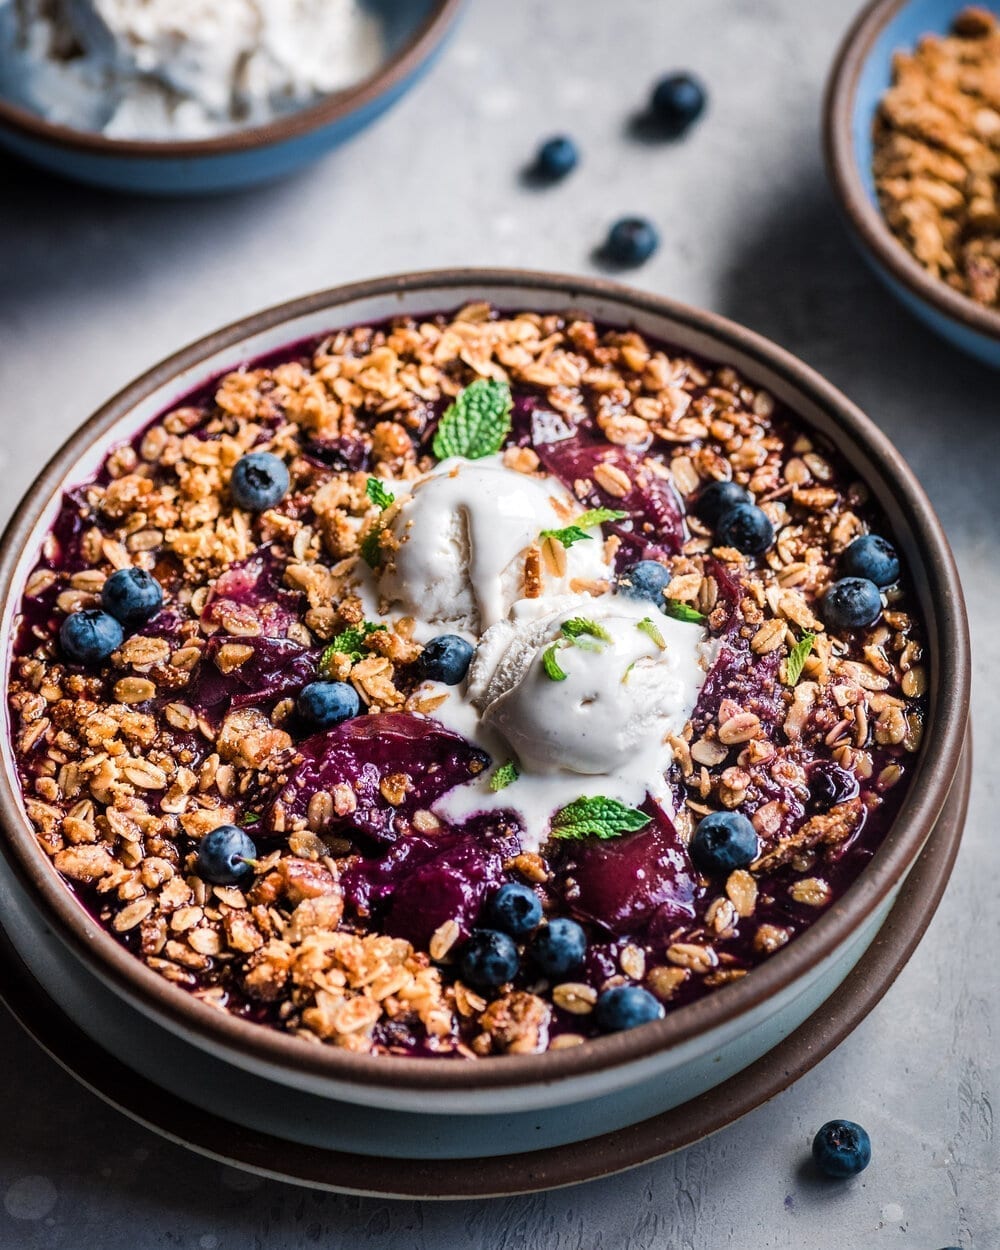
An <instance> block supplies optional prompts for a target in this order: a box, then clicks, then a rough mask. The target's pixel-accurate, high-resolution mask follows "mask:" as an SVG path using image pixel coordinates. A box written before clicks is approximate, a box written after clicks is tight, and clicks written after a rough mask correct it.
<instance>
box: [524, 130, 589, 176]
mask: <svg viewBox="0 0 1000 1250" xmlns="http://www.w3.org/2000/svg"><path fill="white" fill-rule="evenodd" d="M579 160H580V153H579V151H578V150H577V146H576V144H575V143H574V142H573V140H572V139H570V138H569V136H568V135H556V136H555V137H554V138H552V139H547V140H546V141H545V143H543V144H542V146H541V147H540V148H539V149H538V155H537V156H536V157H535V164H534V167H533V169H532V173H534V174H535V176H536V177H537V178H540V179H544V180H545V181H546V182H558V181H559V180H560V179H561V178H565V177H566V175H567V174H568V173H571V172H572V170H574V169H575V168H576V166H577V163H578V161H579Z"/></svg>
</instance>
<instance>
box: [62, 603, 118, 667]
mask: <svg viewBox="0 0 1000 1250" xmlns="http://www.w3.org/2000/svg"><path fill="white" fill-rule="evenodd" d="M124 641H125V631H124V630H123V629H122V626H121V622H120V621H118V620H116V619H115V618H114V617H113V616H112V615H111V614H110V612H102V611H101V610H100V608H84V609H83V611H81V612H74V613H73V614H72V616H67V617H66V619H65V620H64V621H63V623H62V625H60V627H59V644H60V646H61V647H62V649H63V654H64V655H65V656H66V658H67V659H68V660H72V661H73V663H74V664H99V663H100V662H101V661H102V660H106V659H107V658H108V656H109V655H110V654H111V652H112V651H117V650H118V648H119V647H120V646H121V645H122V643H123V642H124Z"/></svg>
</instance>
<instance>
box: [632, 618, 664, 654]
mask: <svg viewBox="0 0 1000 1250" xmlns="http://www.w3.org/2000/svg"><path fill="white" fill-rule="evenodd" d="M635 627H636V629H641V630H642V632H643V633H644V634H646V635H647V637H649V638H652V640H653V641H654V642H655V643H656V645H657V646H658V647H659V648H660V650H661V651H666V649H667V640H666V639H665V638H664V637H663V635H662V634H661V633H660V631H659V629H657V627H656V622H655V621H654V620H653V618H652V617H651V616H644V617H643V618H642V620H641V621H636V623H635Z"/></svg>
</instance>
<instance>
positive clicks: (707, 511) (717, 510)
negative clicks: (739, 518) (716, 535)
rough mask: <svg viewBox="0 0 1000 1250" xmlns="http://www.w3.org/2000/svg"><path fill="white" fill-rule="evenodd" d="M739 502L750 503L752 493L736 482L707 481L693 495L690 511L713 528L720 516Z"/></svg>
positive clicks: (751, 501)
mask: <svg viewBox="0 0 1000 1250" xmlns="http://www.w3.org/2000/svg"><path fill="white" fill-rule="evenodd" d="M741 503H748V504H752V503H753V495H751V494H750V492H749V491H748V490H746V489H745V488H744V487H743V486H740V485H739V484H738V483H737V482H709V484H708V485H707V486H706V487H704V488H703V489H702V490H700V491H699V492H698V494H697V495H696V496H695V499H694V503H693V504H692V507H691V511H692V512H693V513H694V514H695V516H696V517H697V518H698V520H699V521H704V522H705V524H706V525H710V526H711V527H712V529H715V527H716V525H718V523H719V521H720V520H721V519H722V517H723V516H724V515H725V514H726V513H727V512H729V511H731V510H732V509H733V508H735V507H737V506H738V505H739V504H741Z"/></svg>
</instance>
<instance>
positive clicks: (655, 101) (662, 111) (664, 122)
mask: <svg viewBox="0 0 1000 1250" xmlns="http://www.w3.org/2000/svg"><path fill="white" fill-rule="evenodd" d="M706 99H707V96H706V92H705V88H704V87H703V86H702V84H701V83H700V82H699V81H698V79H697V78H695V77H694V76H693V75H692V74H668V75H667V77H666V78H661V79H660V81H659V82H658V83H657V84H656V86H655V87H654V88H653V94H652V97H651V98H650V101H649V111H650V113H651V114H652V115H653V117H654V118H655V119H656V121H657V122H658V123H659V124H660V125H661V126H662V127H663V129H664V131H665V132H666V133H667V134H669V135H672V136H677V135H682V134H683V133H684V131H685V130H687V129H688V127H689V126H691V125H693V123H694V122H696V121H697V120H698V118H699V117H700V116H701V115H702V113H703V112H704V111H705V101H706Z"/></svg>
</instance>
